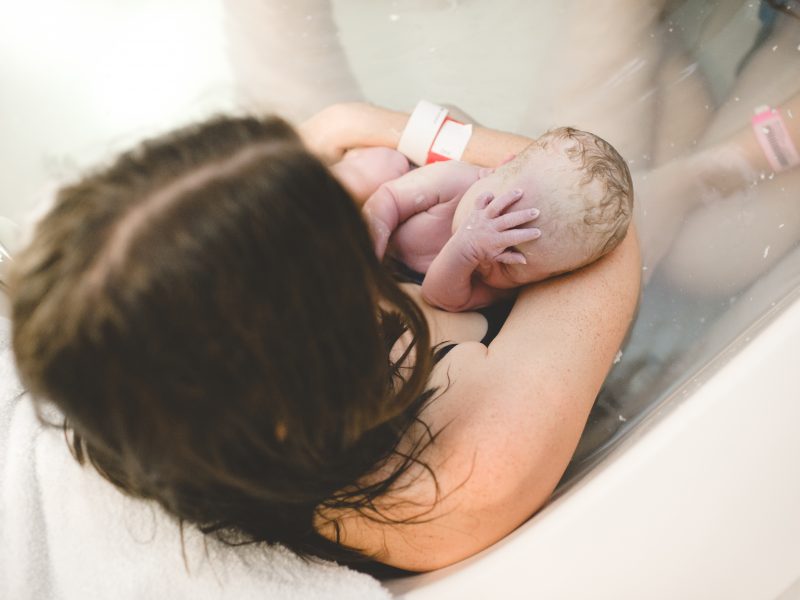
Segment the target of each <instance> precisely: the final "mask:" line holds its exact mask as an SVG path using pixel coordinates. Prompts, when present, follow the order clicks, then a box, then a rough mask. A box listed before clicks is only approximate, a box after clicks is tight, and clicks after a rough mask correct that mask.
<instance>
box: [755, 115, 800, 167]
mask: <svg viewBox="0 0 800 600" xmlns="http://www.w3.org/2000/svg"><path fill="white" fill-rule="evenodd" d="M752 123H753V133H755V135H756V139H757V140H758V143H759V144H760V145H761V149H762V150H763V151H764V156H766V157H767V161H768V162H769V166H770V167H771V168H772V170H773V171H775V172H779V171H784V170H786V169H790V168H792V167H794V166H796V165H798V164H800V155H798V153H797V148H795V147H794V143H793V142H792V138H791V136H790V135H789V130H788V129H787V127H786V123H785V122H784V121H783V118H782V117H781V111H780V110H778V109H777V108H770V107H769V106H759V107H758V108H756V110H755V115H754V116H753V120H752Z"/></svg>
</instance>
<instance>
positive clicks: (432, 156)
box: [397, 100, 472, 165]
mask: <svg viewBox="0 0 800 600" xmlns="http://www.w3.org/2000/svg"><path fill="white" fill-rule="evenodd" d="M471 136H472V125H465V124H464V123H460V122H459V121H456V120H455V119H451V118H450V117H448V116H447V109H446V108H444V107H443V106H439V105H438V104H433V103H432V102H428V101H427V100H420V101H419V102H418V103H417V106H416V107H415V108H414V112H412V113H411V117H410V118H409V119H408V123H407V124H406V128H405V129H404V130H403V134H402V135H401V136H400V143H399V144H397V150H398V151H399V152H400V153H401V154H404V155H405V156H407V157H408V159H409V160H410V161H411V162H413V163H415V164H417V165H426V164H430V163H432V162H437V161H440V160H459V159H460V158H461V156H462V155H463V154H464V149H465V148H466V147H467V143H468V142H469V138H470V137H471Z"/></svg>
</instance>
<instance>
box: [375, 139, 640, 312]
mask: <svg viewBox="0 0 800 600" xmlns="http://www.w3.org/2000/svg"><path fill="white" fill-rule="evenodd" d="M632 203H633V189H632V183H631V178H630V173H629V171H628V167H627V165H626V164H625V161H624V160H623V159H622V157H621V156H620V155H619V154H618V153H617V151H616V150H614V148H613V147H612V146H611V145H610V144H608V143H607V142H606V141H604V140H602V139H600V138H598V137H597V136H594V135H592V134H591V133H587V132H585V131H578V130H575V129H571V128H560V129H555V130H553V131H550V132H547V133H545V134H544V135H542V136H541V137H540V138H539V139H537V140H536V141H535V142H533V143H532V144H531V145H530V146H528V147H527V148H526V149H525V150H523V151H522V152H521V153H520V154H518V155H517V156H516V157H514V158H513V159H511V160H510V161H508V162H506V163H505V164H503V165H501V166H500V167H498V168H497V169H495V170H491V169H481V168H479V167H476V166H473V165H469V164H467V163H462V162H458V161H450V162H443V163H434V164H432V165H428V166H425V167H421V168H419V169H416V170H414V171H411V172H409V173H407V174H405V175H403V176H402V177H400V178H399V179H396V180H394V181H391V182H388V183H386V184H384V185H382V186H381V187H380V188H379V189H378V190H377V191H376V192H375V193H374V194H373V195H372V196H371V197H370V198H369V199H368V200H367V202H366V203H365V205H364V214H365V217H366V219H367V222H368V224H369V226H370V230H371V232H372V235H373V239H374V242H375V247H376V252H377V254H378V256H379V257H381V258H382V257H383V254H384V252H386V251H388V253H389V254H390V255H391V256H393V257H394V258H396V259H398V260H399V261H400V262H402V263H403V264H405V265H406V266H408V267H409V268H410V269H412V270H414V271H417V272H419V273H422V274H424V279H423V282H422V295H423V297H424V298H425V300H426V301H427V302H429V303H430V304H432V305H434V306H438V307H440V308H443V309H445V310H450V311H462V310H470V309H475V308H480V307H483V306H487V305H489V304H491V303H493V302H495V301H496V300H499V299H501V298H505V297H508V296H509V295H510V294H512V293H513V292H511V290H512V289H513V288H516V287H519V286H521V285H523V284H526V283H531V282H535V281H541V280H543V279H546V278H548V277H551V276H553V275H558V274H560V273H565V272H567V271H572V270H574V269H577V268H579V267H582V266H584V265H586V264H589V263H591V262H593V261H595V260H597V259H598V258H600V257H601V256H603V255H604V254H606V253H607V252H609V251H611V250H612V249H613V248H615V247H616V246H617V244H618V243H619V242H620V241H622V239H623V238H624V236H625V232H626V230H627V227H628V223H629V221H630V219H631V212H632V211H631V209H632ZM534 221H535V223H536V227H535V228H534V227H533V224H534Z"/></svg>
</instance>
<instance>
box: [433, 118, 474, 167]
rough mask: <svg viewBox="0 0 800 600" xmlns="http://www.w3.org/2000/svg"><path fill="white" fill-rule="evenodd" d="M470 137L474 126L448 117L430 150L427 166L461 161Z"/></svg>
mask: <svg viewBox="0 0 800 600" xmlns="http://www.w3.org/2000/svg"><path fill="white" fill-rule="evenodd" d="M470 137H472V125H465V124H464V123H461V122H459V121H456V120H455V119H452V118H450V117H447V118H446V119H445V120H444V123H442V126H441V127H440V128H439V131H438V133H437V134H436V137H435V138H434V140H433V143H432V144H431V147H430V150H428V158H427V160H426V161H425V164H430V163H433V162H439V161H441V160H461V156H462V155H463V154H464V150H465V148H466V147H467V143H468V142H469V138H470Z"/></svg>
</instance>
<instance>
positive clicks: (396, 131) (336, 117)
mask: <svg viewBox="0 0 800 600" xmlns="http://www.w3.org/2000/svg"><path fill="white" fill-rule="evenodd" d="M407 120H408V115H407V114H405V113H399V112H395V111H391V110H388V109H385V108H380V107H378V106H373V105H372V104H366V103H364V102H348V103H342V104H333V105H332V106H329V107H327V108H324V109H322V110H321V111H320V112H318V113H317V114H316V115H314V116H313V117H311V118H310V119H308V120H307V121H305V122H304V123H303V124H302V125H300V127H299V133H300V137H301V138H302V139H303V143H304V144H305V145H306V147H307V148H308V149H309V150H310V151H311V152H313V153H314V154H316V155H317V156H319V157H320V158H321V159H322V160H323V161H324V162H325V163H326V164H333V163H335V162H337V161H339V160H341V159H342V157H343V156H344V153H345V152H346V151H347V150H349V149H350V148H358V147H362V146H386V147H388V148H397V143H398V142H399V141H400V135H401V134H402V132H403V128H404V127H405V125H406V121H407Z"/></svg>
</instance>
